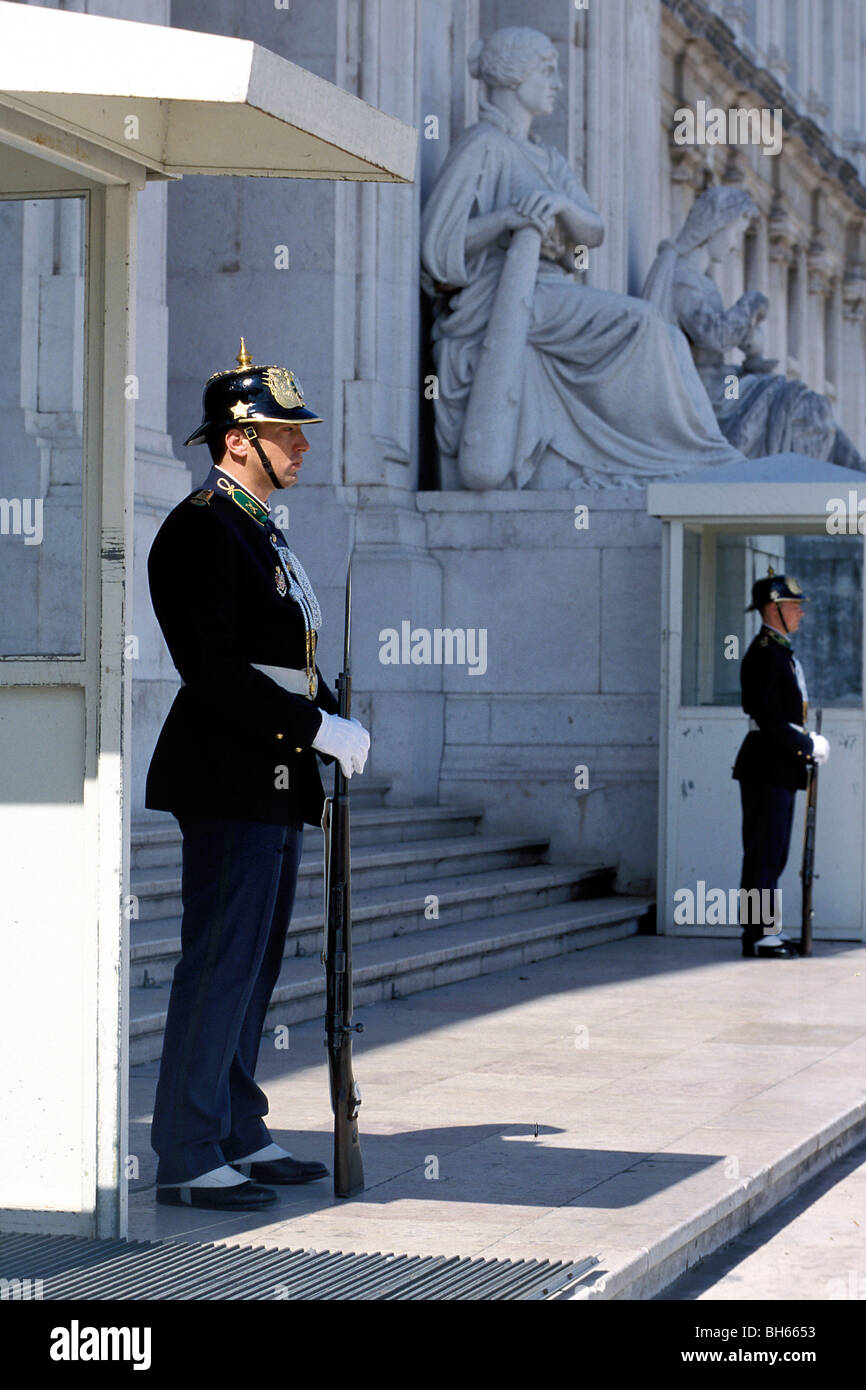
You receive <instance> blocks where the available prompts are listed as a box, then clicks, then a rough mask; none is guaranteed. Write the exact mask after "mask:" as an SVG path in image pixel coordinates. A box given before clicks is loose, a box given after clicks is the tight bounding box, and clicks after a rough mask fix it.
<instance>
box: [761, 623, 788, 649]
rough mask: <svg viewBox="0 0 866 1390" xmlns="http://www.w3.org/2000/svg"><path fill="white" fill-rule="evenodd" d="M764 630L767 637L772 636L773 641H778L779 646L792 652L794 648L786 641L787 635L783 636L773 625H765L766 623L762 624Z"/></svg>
mask: <svg viewBox="0 0 866 1390" xmlns="http://www.w3.org/2000/svg"><path fill="white" fill-rule="evenodd" d="M764 631H765V632H766V634H767V636H768V637H772V639H773V641H774V642H778V644H779V646H780V647H786V648H787V650H788V651H789V652H792V651H793V650H794V648H793V646H792V644H791V643H790V642H789V641H788V639H787V637H785V636H784V635H783V634H782V633H781V632H777V631H776V629H775V628H774V627H767V625H766V624H764Z"/></svg>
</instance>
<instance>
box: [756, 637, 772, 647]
mask: <svg viewBox="0 0 866 1390" xmlns="http://www.w3.org/2000/svg"><path fill="white" fill-rule="evenodd" d="M769 645H770V639H769V637H762V638H761V639H760V641H759V642H758V646H759V647H768V646H769Z"/></svg>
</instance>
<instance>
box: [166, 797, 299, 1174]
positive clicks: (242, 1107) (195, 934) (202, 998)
mask: <svg viewBox="0 0 866 1390" xmlns="http://www.w3.org/2000/svg"><path fill="white" fill-rule="evenodd" d="M180 828H181V831H182V833H183V878H182V898H183V924H182V928H181V947H182V955H181V959H180V961H179V962H178V964H177V966H176V968H175V972H174V977H173V980H172V986H171V996H170V998H169V1002H168V1019H167V1022H166V1029H165V1041H164V1043H163V1049H162V1062H161V1064H160V1069H159V1082H158V1084H157V1090H156V1101H155V1103H154V1109H153V1128H152V1130H151V1143H152V1144H153V1147H154V1149H155V1150H156V1152H157V1154H158V1155H159V1165H158V1168H157V1175H156V1180H157V1183H162V1184H166V1183H168V1184H173V1183H182V1182H189V1181H190V1179H192V1178H196V1177H199V1176H200V1175H201V1174H202V1173H206V1172H208V1171H209V1170H210V1169H211V1168H218V1167H220V1165H221V1164H223V1163H229V1162H232V1161H234V1160H236V1159H239V1158H243V1157H244V1156H245V1155H246V1154H248V1153H254V1152H255V1151H256V1150H257V1149H260V1148H263V1147H264V1145H265V1144H268V1143H270V1142H271V1138H270V1135H269V1133H268V1130H267V1126H266V1125H265V1123H264V1119H263V1116H265V1115H266V1114H267V1113H268V1102H267V1098H266V1096H265V1094H264V1092H263V1091H262V1090H261V1089H260V1088H259V1087H258V1086H257V1085H256V1082H255V1069H256V1061H257V1058H258V1051H259V1043H260V1041H261V1036H262V1028H263V1026H264V1021H265V1014H266V1012H267V1007H268V1003H269V1001H270V997H271V994H272V993H273V989H274V985H275V984H276V980H277V976H278V975H279V972H280V966H281V964H282V958H283V947H284V944H285V939H286V931H287V928H288V925H289V921H290V919H291V914H292V908H293V906H294V900H295V887H296V883H297V875H298V864H299V861H300V856H301V846H302V842H303V827H302V826H288V827H286V826H281V825H269V824H265V823H263V822H258V821H242V820H224V819H198V818H196V819H182V820H180Z"/></svg>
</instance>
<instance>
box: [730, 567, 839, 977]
mask: <svg viewBox="0 0 866 1390" xmlns="http://www.w3.org/2000/svg"><path fill="white" fill-rule="evenodd" d="M805 600H806V595H805V594H804V593H803V591H802V589H801V588H800V586H799V584H798V583H797V581H796V579H794V578H793V577H792V576H790V575H784V574H774V573H773V571H772V569H771V570H770V571H769V573H768V575H767V577H766V578H765V579H759V580H757V581H756V583H755V584H754V585H753V587H752V602H751V605H750V606H749V608H748V609H747V610H746V611H747V612H753V611H755V610H757V611H758V612H760V614H761V629H760V631H759V632H758V634H757V636H756V637H755V639H754V640H753V642H752V643H751V645H750V647H749V650H748V651H747V652H746V655H745V657H744V658H743V664H742V668H741V671H740V684H741V687H742V695H743V710H744V712H745V713H746V714H747V715H748V716H749V732H748V733H747V735H746V737H745V739H744V741H743V745H742V747H741V748H740V751H739V753H738V754H737V760H736V763H735V764H734V772H733V775H734V777H735V778H736V780H737V781H738V782H739V784H740V799H741V803H742V812H743V869H742V876H741V880H740V887H741V888H743V889H746V890H747V891H748V890H755V889H756V890H758V893H757V896H756V895H755V894H754V893H752V894H751V897H750V899H749V900H748V907H747V910H746V914H745V920H744V921H742V926H743V955H744V956H748V957H762V958H768V959H774V958H776V959H778V958H783V959H784V958H786V957H790V956H795V955H797V954H798V949H797V947H796V945H795V944H794V943H793V942H791V941H789V940H787V939H786V938H785V937H783V936H781V935H780V934H779V920H778V915H777V914H776V912H775V904H776V901H777V898H776V890H777V888H778V883H779V879H780V878H781V876H782V872H783V870H784V868H785V864H786V863H787V859H788V849H789V847H790V843H791V828H792V825H793V819H794V803H795V800H796V795H797V791H798V790H800V789H802V788H805V786H806V784H807V782H808V770H809V767H810V766H812V765H815V764H820V763H825V762H826V761H827V758H828V757H829V754H830V745H829V743H828V742H827V740H826V738H824V737H823V736H822V735H821V734H816V733H809V732H808V731H807V729H806V718H807V712H808V706H809V695H808V690H807V688H806V677H805V674H804V672H803V668H802V666H801V665H800V662H799V661H798V660H797V657H796V656H795V655H794V648H793V644H792V642H791V637H792V635H793V634H794V633H795V632H796V631H797V629H798V627H799V626H800V623H801V621H802V617H803V603H804V601H805ZM757 903H760V904H761V910H760V911H757V912H756V911H755V905H756V904H757ZM767 904H771V905H772V906H771V909H770V913H769V914H768V913H767V911H766V910H765V909H766V905H767ZM756 917H757V920H756ZM741 920H742V914H741Z"/></svg>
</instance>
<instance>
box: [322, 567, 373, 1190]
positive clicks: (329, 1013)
mask: <svg viewBox="0 0 866 1390" xmlns="http://www.w3.org/2000/svg"><path fill="white" fill-rule="evenodd" d="M351 617H352V564H351V561H350V562H349V570H348V573H347V575H346V624H345V636H344V643H343V669H342V671H341V672H340V674H339V676H338V677H337V698H338V701H339V714H340V718H341V719H348V718H349V717H350V711H351V707H352V677H351V673H350V670H349V642H350V637H351ZM322 830H323V831H324V833H325V949H324V950H323V951H322V963H323V965H324V967H325V981H326V1004H325V1046H326V1047H327V1049H328V1072H329V1076H330V1085H331V1108H332V1109H333V1111H334V1196H335V1197H354V1196H355V1195H356V1193H358V1192H363V1190H364V1165H363V1163H362V1162H361V1143H360V1139H359V1137H358V1106H359V1105H360V1104H361V1092H360V1089H359V1087H358V1083H357V1081H356V1080H355V1078H354V1075H353V1073H352V1034H353V1033H362V1032H363V1031H364V1025H363V1023H355V1024H353V1023H352V899H351V876H352V858H351V847H350V844H349V785H348V778H347V777H345V776H344V774H343V770H342V768H341V767H340V764H339V762H336V763H335V764H334V795H333V797H327V798H326V799H325V808H324V811H323V812H322Z"/></svg>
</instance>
